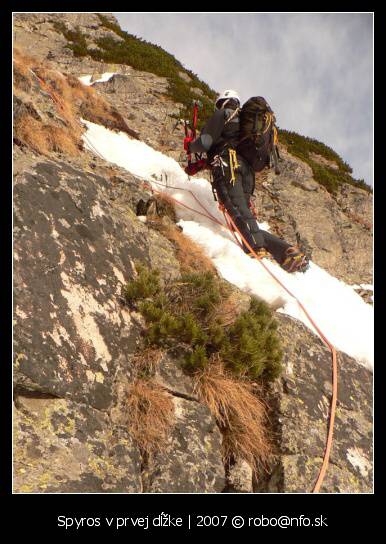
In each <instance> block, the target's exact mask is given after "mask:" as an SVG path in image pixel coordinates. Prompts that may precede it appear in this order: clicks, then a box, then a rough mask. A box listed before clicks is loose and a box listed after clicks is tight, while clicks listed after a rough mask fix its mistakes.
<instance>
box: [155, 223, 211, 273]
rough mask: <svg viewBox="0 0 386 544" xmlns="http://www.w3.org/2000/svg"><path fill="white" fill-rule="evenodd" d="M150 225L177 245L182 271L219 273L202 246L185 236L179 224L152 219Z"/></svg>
mask: <svg viewBox="0 0 386 544" xmlns="http://www.w3.org/2000/svg"><path fill="white" fill-rule="evenodd" d="M150 225H151V226H152V227H153V228H155V229H156V230H158V231H159V232H160V233H161V234H162V235H163V236H165V238H167V239H168V240H169V241H170V242H172V244H173V245H174V246H175V248H176V251H177V259H178V261H179V263H180V265H181V272H184V273H185V272H186V273H191V272H197V271H198V270H199V271H200V272H212V273H213V274H215V275H217V272H216V269H215V267H214V266H213V263H212V261H211V260H210V259H209V257H207V256H206V255H205V253H204V252H203V250H202V249H201V247H200V246H199V245H198V244H196V243H195V242H193V240H191V239H190V238H188V237H187V236H185V234H183V232H181V231H180V229H179V228H178V227H177V225H174V224H170V223H165V222H163V221H162V219H154V220H153V219H152V221H151V222H150Z"/></svg>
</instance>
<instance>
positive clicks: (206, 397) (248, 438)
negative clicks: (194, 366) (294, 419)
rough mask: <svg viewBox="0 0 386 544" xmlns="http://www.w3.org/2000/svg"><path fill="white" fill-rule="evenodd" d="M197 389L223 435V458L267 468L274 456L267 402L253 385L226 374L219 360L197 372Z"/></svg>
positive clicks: (254, 467) (258, 467) (255, 469)
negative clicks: (259, 395) (239, 460)
mask: <svg viewBox="0 0 386 544" xmlns="http://www.w3.org/2000/svg"><path fill="white" fill-rule="evenodd" d="M195 387H196V391H197V393H198V395H199V398H200V399H201V401H202V402H203V403H205V404H206V405H207V406H208V408H209V410H210V412H211V413H212V415H213V416H214V417H215V418H216V420H217V422H218V425H219V427H220V429H221V431H222V434H223V446H222V447H223V459H224V463H225V464H226V465H229V464H230V463H231V462H232V461H234V460H235V459H243V460H245V461H247V463H249V465H250V466H251V467H252V468H253V470H254V472H255V473H257V472H258V471H260V470H261V469H266V468H267V467H268V465H269V462H270V461H272V459H273V446H272V443H271V440H270V438H269V436H268V429H267V414H266V408H265V405H264V403H263V402H262V401H261V400H260V399H259V398H258V397H257V396H256V393H257V391H256V390H255V387H254V386H252V384H250V383H247V382H245V381H241V380H240V379H237V378H235V377H233V376H231V375H230V374H229V373H227V372H226V371H225V370H224V368H223V366H222V365H221V362H220V361H219V360H217V361H212V364H210V365H209V366H208V368H207V369H205V370H204V371H202V372H200V373H199V374H197V375H196V384H195Z"/></svg>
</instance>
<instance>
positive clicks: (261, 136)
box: [236, 96, 280, 174]
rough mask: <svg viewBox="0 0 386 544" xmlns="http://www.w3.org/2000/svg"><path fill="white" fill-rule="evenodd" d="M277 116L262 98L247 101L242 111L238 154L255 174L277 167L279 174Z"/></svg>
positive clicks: (257, 97) (256, 97)
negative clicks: (267, 168)
mask: <svg viewBox="0 0 386 544" xmlns="http://www.w3.org/2000/svg"><path fill="white" fill-rule="evenodd" d="M275 121H276V119H275V115H274V113H273V111H272V109H271V108H270V106H269V104H268V103H267V101H266V100H265V99H264V98H263V97H262V96H255V97H252V98H250V99H249V100H247V102H246V103H245V104H244V105H243V107H242V108H241V110H240V139H239V143H238V145H237V148H236V149H237V152H238V153H239V154H240V155H241V156H242V157H244V158H245V160H246V161H248V163H249V164H250V165H251V167H252V168H253V169H254V170H255V172H260V171H261V170H263V169H264V168H266V167H271V166H274V167H275V173H276V174H279V173H280V170H279V165H278V161H279V158H280V157H279V154H278V150H277V144H278V133H277V129H276V126H275Z"/></svg>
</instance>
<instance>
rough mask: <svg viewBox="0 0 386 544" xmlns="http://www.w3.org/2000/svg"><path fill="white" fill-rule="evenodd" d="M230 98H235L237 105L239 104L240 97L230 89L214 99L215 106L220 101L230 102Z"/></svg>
mask: <svg viewBox="0 0 386 544" xmlns="http://www.w3.org/2000/svg"><path fill="white" fill-rule="evenodd" d="M231 98H235V99H236V100H238V102H239V104H240V97H239V95H238V94H237V92H236V91H233V90H232V89H228V90H227V91H224V92H223V93H221V94H220V95H219V96H218V97H217V99H216V106H217V104H218V102H219V101H220V100H230V99H231Z"/></svg>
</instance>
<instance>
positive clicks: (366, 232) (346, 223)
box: [256, 149, 372, 283]
mask: <svg viewBox="0 0 386 544" xmlns="http://www.w3.org/2000/svg"><path fill="white" fill-rule="evenodd" d="M281 156H282V159H283V160H282V162H281V174H280V175H278V176H276V175H275V174H274V173H273V172H269V173H263V174H262V175H261V176H258V177H257V181H256V207H257V211H258V216H259V218H260V219H261V221H264V220H266V221H268V222H269V224H270V226H271V228H272V231H273V232H276V233H277V234H278V235H280V236H282V237H284V238H286V239H288V240H289V241H291V242H292V243H294V244H300V245H301V246H302V247H303V248H304V249H305V250H307V251H308V253H309V254H310V255H311V258H312V259H313V261H314V262H315V263H316V264H318V265H319V266H321V267H323V268H325V269H326V270H328V271H329V272H330V273H331V274H333V275H334V276H336V277H338V278H340V279H342V280H344V281H346V282H347V283H372V252H371V247H372V233H371V228H370V229H369V225H370V226H371V214H372V195H371V194H369V193H367V192H366V191H363V190H362V189H358V188H355V187H351V186H349V185H344V186H343V187H342V188H341V189H340V191H339V193H338V195H337V196H336V197H333V196H332V195H331V194H330V193H329V192H328V191H327V190H326V189H324V187H322V186H321V185H319V184H318V183H317V182H316V181H315V180H314V179H313V178H312V170H311V168H310V167H309V166H308V165H307V164H306V163H304V162H302V161H300V160H299V159H297V158H295V157H293V156H291V155H290V154H289V153H287V151H286V150H285V149H281Z"/></svg>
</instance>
